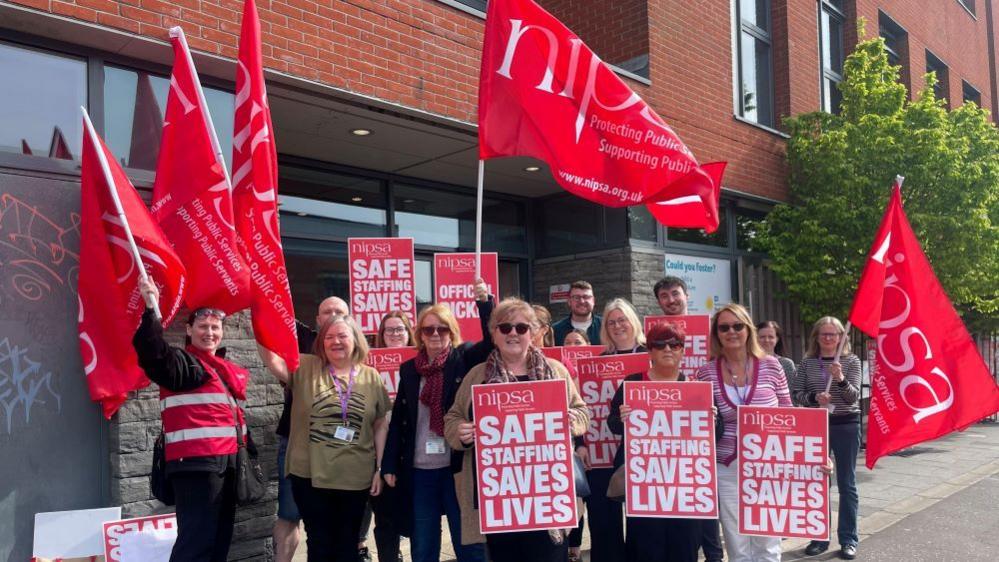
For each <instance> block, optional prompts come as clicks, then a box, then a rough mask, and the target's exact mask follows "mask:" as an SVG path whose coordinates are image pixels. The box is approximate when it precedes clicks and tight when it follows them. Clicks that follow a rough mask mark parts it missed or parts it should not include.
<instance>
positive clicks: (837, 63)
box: [819, 0, 846, 113]
mask: <svg viewBox="0 0 999 562" xmlns="http://www.w3.org/2000/svg"><path fill="white" fill-rule="evenodd" d="M845 21H846V16H845V15H844V14H843V1H842V0H819V36H820V38H821V45H820V49H821V54H822V110H823V111H828V112H829V113H839V104H840V101H841V99H842V95H841V94H840V91H839V83H840V82H842V81H843V22H845Z"/></svg>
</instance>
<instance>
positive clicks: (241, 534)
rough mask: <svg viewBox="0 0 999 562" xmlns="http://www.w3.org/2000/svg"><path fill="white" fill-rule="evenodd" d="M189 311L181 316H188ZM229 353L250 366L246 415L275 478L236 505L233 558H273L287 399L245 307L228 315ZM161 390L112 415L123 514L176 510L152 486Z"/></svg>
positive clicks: (177, 340) (173, 333)
mask: <svg viewBox="0 0 999 562" xmlns="http://www.w3.org/2000/svg"><path fill="white" fill-rule="evenodd" d="M186 314H187V313H186V312H182V313H181V314H178V316H177V318H186ZM168 340H169V341H170V342H171V343H172V344H174V345H181V346H182V345H183V342H184V330H183V321H182V320H178V321H175V322H174V325H173V326H172V327H171V329H170V330H169V334H168ZM223 343H224V345H225V347H226V348H227V355H226V357H227V358H228V359H230V360H232V361H234V362H236V363H238V364H240V365H242V366H244V367H247V368H250V369H251V371H252V378H251V381H250V385H249V388H248V389H247V400H246V408H245V411H246V419H247V424H248V426H249V427H250V431H251V432H252V434H253V440H254V443H255V444H256V445H257V449H258V450H259V454H260V461H261V466H262V468H263V470H264V474H266V475H269V477H270V480H271V483H270V487H269V489H268V492H267V496H266V497H265V498H264V500H263V501H261V502H259V503H256V504H253V505H251V506H247V507H240V508H238V509H237V510H236V526H235V530H234V534H233V541H232V547H231V548H230V550H229V559H230V560H261V561H262V560H271V559H272V557H273V551H272V546H271V538H270V537H271V530H272V528H273V526H274V518H275V514H276V513H277V505H276V503H275V502H276V500H277V436H275V435H274V428H275V427H276V426H277V421H278V418H279V417H280V415H281V408H282V405H283V403H284V393H283V391H282V389H281V385H280V384H279V383H278V382H277V379H275V378H274V377H273V376H271V375H270V374H269V373H267V372H266V370H265V369H263V367H262V365H261V363H260V359H259V358H258V357H257V352H256V345H255V344H254V341H253V336H252V332H251V328H250V317H249V315H248V314H246V313H241V314H235V315H233V316H230V317H228V318H227V319H226V321H225V338H224V340H223ZM160 428H161V423H160V410H159V390H158V389H157V387H156V385H155V384H152V385H150V386H149V387H147V388H145V389H143V390H140V391H138V392H135V393H132V395H130V396H129V398H128V400H127V401H126V402H125V404H124V405H123V406H122V407H121V409H120V410H119V411H118V414H117V415H116V416H115V418H114V419H113V420H112V423H111V432H110V439H109V441H110V442H109V449H110V451H111V459H110V462H111V503H112V504H113V505H121V507H122V516H123V517H139V516H143V515H150V514H154V513H161V512H165V511H173V508H168V507H166V506H164V505H163V504H161V503H160V502H159V501H157V500H155V499H153V498H152V496H151V495H150V492H149V467H150V465H151V464H152V454H153V453H152V449H153V442H154V441H155V440H156V437H157V436H158V435H159V433H160Z"/></svg>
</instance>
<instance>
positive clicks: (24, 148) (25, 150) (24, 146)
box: [21, 139, 32, 156]
mask: <svg viewBox="0 0 999 562" xmlns="http://www.w3.org/2000/svg"><path fill="white" fill-rule="evenodd" d="M21 154H27V155H28V156H31V154H32V152H31V147H30V146H28V141H26V140H24V139H21Z"/></svg>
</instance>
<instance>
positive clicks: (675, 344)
mask: <svg viewBox="0 0 999 562" xmlns="http://www.w3.org/2000/svg"><path fill="white" fill-rule="evenodd" d="M648 343H649V348H650V349H655V350H656V351H659V350H661V349H666V347H667V346H668V347H669V348H670V349H672V350H673V351H677V350H680V349H683V342H682V341H680V340H677V339H670V340H649V342H648Z"/></svg>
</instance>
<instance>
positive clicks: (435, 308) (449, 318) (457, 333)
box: [415, 303, 461, 352]
mask: <svg viewBox="0 0 999 562" xmlns="http://www.w3.org/2000/svg"><path fill="white" fill-rule="evenodd" d="M431 314H433V315H434V316H436V317H438V318H440V319H441V322H443V323H444V324H446V325H447V327H448V328H449V329H450V330H451V347H458V346H459V345H461V328H459V327H458V321H457V320H456V319H455V318H454V313H453V312H451V307H450V306H448V305H446V304H444V303H437V304H432V305H430V306H428V307H426V308H424V309H423V310H421V311H420V315H419V316H418V317H417V318H416V329H415V331H416V349H418V350H420V351H421V352H422V351H423V349H424V347H425V346H424V345H423V334H421V333H420V328H422V327H423V320H424V319H425V318H426V317H427V316H429V315H431Z"/></svg>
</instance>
